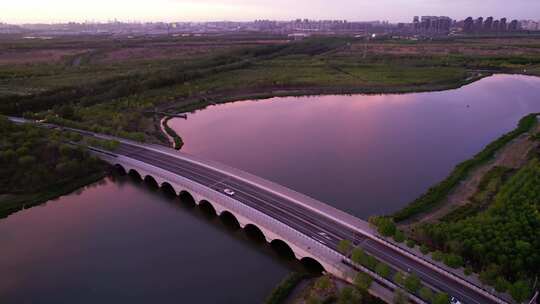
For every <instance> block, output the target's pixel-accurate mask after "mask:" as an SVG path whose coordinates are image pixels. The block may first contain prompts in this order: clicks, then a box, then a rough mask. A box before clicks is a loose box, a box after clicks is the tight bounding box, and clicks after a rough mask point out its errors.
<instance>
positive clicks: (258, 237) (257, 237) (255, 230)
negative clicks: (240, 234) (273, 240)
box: [244, 224, 266, 243]
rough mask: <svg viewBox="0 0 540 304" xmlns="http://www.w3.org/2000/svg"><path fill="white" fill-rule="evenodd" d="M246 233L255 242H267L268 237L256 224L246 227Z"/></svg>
mask: <svg viewBox="0 0 540 304" xmlns="http://www.w3.org/2000/svg"><path fill="white" fill-rule="evenodd" d="M244 232H245V233H246V234H247V236H248V237H249V238H251V239H253V240H254V241H257V242H260V243H263V242H266V236H265V235H264V232H262V230H261V229H259V227H257V226H256V225H254V224H247V225H245V226H244Z"/></svg>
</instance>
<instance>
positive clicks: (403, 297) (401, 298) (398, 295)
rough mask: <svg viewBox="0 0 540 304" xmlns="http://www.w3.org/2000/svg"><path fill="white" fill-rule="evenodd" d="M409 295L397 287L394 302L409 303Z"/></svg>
mask: <svg viewBox="0 0 540 304" xmlns="http://www.w3.org/2000/svg"><path fill="white" fill-rule="evenodd" d="M407 301H408V299H407V295H405V294H404V293H403V291H401V290H399V289H396V290H395V291H394V304H407Z"/></svg>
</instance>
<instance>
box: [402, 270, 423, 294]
mask: <svg viewBox="0 0 540 304" xmlns="http://www.w3.org/2000/svg"><path fill="white" fill-rule="evenodd" d="M420 287H422V284H421V282H420V278H419V277H418V276H417V275H415V274H414V273H413V274H411V275H409V276H408V277H407V278H406V279H405V288H406V289H407V290H408V291H409V292H411V293H417V292H418V290H419V289H420Z"/></svg>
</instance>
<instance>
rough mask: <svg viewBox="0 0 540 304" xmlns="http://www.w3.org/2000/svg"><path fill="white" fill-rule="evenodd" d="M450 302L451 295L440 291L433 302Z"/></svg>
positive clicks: (445, 303) (440, 303) (436, 303)
mask: <svg viewBox="0 0 540 304" xmlns="http://www.w3.org/2000/svg"><path fill="white" fill-rule="evenodd" d="M448 303H450V296H448V294H446V293H438V294H436V295H435V298H434V299H433V304H448Z"/></svg>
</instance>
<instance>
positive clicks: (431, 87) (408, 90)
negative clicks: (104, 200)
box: [157, 71, 540, 115]
mask: <svg viewBox="0 0 540 304" xmlns="http://www.w3.org/2000/svg"><path fill="white" fill-rule="evenodd" d="M470 72H471V73H475V71H470ZM497 74H501V75H523V76H532V77H540V75H535V74H528V73H519V72H514V71H482V72H477V74H476V75H472V76H470V77H467V78H465V79H460V80H459V81H456V82H452V83H448V82H445V83H431V84H429V83H428V84H421V85H417V86H414V85H408V86H401V87H399V86H395V87H381V86H379V87H377V86H372V87H335V86H317V87H287V86H269V87H263V88H252V89H246V90H236V91H234V90H229V91H222V92H217V93H215V94H207V95H196V96H191V97H186V98H184V99H179V100H176V101H173V102H170V103H167V104H163V105H161V106H158V107H157V110H158V111H160V112H174V113H176V112H182V111H183V112H193V111H197V110H201V109H204V108H206V107H207V106H210V105H216V104H224V103H232V102H239V101H245V100H261V99H269V98H275V97H311V96H320V95H387V94H413V93H431V92H442V91H450V90H456V89H459V88H462V87H464V86H467V85H470V84H473V83H475V82H477V81H480V80H482V79H484V78H487V77H491V76H493V75H497ZM171 114H172V113H171ZM163 115H165V114H163Z"/></svg>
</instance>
